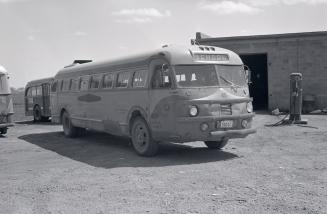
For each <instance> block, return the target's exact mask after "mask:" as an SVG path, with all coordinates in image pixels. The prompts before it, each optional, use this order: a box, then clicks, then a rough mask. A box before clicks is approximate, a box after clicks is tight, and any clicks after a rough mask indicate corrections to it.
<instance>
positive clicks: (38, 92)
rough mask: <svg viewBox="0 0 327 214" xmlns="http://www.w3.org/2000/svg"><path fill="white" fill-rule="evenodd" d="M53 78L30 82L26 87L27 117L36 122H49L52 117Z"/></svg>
mask: <svg viewBox="0 0 327 214" xmlns="http://www.w3.org/2000/svg"><path fill="white" fill-rule="evenodd" d="M52 81H53V77H50V78H44V79H38V80H33V81H30V82H28V83H27V84H26V86H25V115H26V116H33V118H34V121H35V122H40V121H48V120H49V117H51V110H50V86H51V82H52Z"/></svg>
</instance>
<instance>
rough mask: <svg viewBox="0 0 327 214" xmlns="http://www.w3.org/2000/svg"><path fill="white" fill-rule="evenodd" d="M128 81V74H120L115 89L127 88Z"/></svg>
mask: <svg viewBox="0 0 327 214" xmlns="http://www.w3.org/2000/svg"><path fill="white" fill-rule="evenodd" d="M128 81H129V72H121V73H119V74H118V77H117V84H116V87H117V88H127V86H128Z"/></svg>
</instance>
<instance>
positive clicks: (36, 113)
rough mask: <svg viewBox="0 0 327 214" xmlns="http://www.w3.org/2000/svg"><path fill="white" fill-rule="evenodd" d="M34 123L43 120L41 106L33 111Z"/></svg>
mask: <svg viewBox="0 0 327 214" xmlns="http://www.w3.org/2000/svg"><path fill="white" fill-rule="evenodd" d="M33 118H34V122H40V121H41V120H42V112H41V108H40V106H38V105H36V106H35V107H34V109H33Z"/></svg>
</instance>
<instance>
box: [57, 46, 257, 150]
mask: <svg viewBox="0 0 327 214" xmlns="http://www.w3.org/2000/svg"><path fill="white" fill-rule="evenodd" d="M51 109H52V119H53V121H54V122H61V123H62V124H63V131H64V134H65V135H66V136H68V137H76V136H78V135H80V134H81V133H83V132H84V130H85V129H93V130H98V131H103V132H108V133H110V134H114V135H121V136H127V137H130V138H131V142H132V145H133V147H134V149H135V150H136V152H137V153H138V154H139V155H143V156H152V155H155V154H156V152H157V151H158V142H167V141H168V142H177V143H184V142H191V141H204V143H205V145H206V146H207V147H208V148H210V149H221V148H222V147H224V146H225V145H226V143H227V141H228V140H229V139H231V138H243V137H246V136H247V135H249V134H252V133H255V129H253V128H251V123H252V118H253V117H254V113H253V112H252V111H253V110H252V99H251V98H250V96H249V89H248V84H247V75H246V72H245V70H244V66H243V63H242V61H241V59H240V57H239V56H238V55H237V54H235V53H233V52H231V51H229V50H226V49H222V48H218V47H211V46H197V45H193V46H189V47H182V46H164V47H163V48H161V49H159V50H156V51H153V52H149V53H146V54H141V55H137V56H133V57H129V58H123V59H118V60H109V61H103V62H89V63H84V64H76V65H74V66H69V67H66V68H63V69H62V70H60V71H59V72H58V73H57V74H56V75H55V77H54V81H53V84H52V87H51Z"/></svg>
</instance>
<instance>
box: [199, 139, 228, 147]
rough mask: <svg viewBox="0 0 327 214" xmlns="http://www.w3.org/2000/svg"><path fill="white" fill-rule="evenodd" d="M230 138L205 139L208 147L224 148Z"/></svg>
mask: <svg viewBox="0 0 327 214" xmlns="http://www.w3.org/2000/svg"><path fill="white" fill-rule="evenodd" d="M227 142H228V139H222V140H219V141H204V144H205V145H206V146H207V147H208V149H222V148H223V147H224V146H226V144H227Z"/></svg>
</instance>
